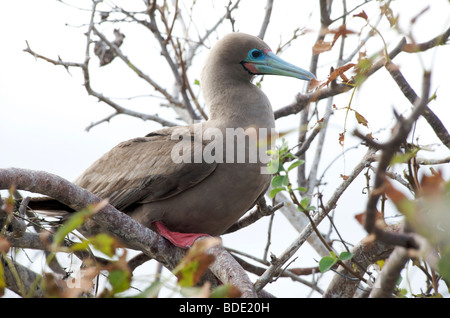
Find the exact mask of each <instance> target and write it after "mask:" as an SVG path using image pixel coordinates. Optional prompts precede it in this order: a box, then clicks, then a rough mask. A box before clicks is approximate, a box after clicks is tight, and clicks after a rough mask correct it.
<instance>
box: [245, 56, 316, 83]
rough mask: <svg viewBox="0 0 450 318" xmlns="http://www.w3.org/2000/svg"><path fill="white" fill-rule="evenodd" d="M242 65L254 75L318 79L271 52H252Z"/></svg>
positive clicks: (306, 79) (308, 79) (307, 79)
mask: <svg viewBox="0 0 450 318" xmlns="http://www.w3.org/2000/svg"><path fill="white" fill-rule="evenodd" d="M242 65H243V66H244V67H245V68H246V69H247V71H249V72H250V73H252V74H254V75H257V74H270V75H281V76H289V77H295V78H298V79H301V80H305V81H310V80H312V79H315V78H316V77H315V76H314V74H312V73H311V72H308V71H307V70H304V69H302V68H300V67H298V66H295V65H293V64H290V63H288V62H286V61H284V60H282V59H281V58H279V57H278V56H276V55H275V54H274V53H273V52H272V51H270V50H258V49H252V50H250V51H249V52H248V55H247V57H246V58H245V60H243V61H242Z"/></svg>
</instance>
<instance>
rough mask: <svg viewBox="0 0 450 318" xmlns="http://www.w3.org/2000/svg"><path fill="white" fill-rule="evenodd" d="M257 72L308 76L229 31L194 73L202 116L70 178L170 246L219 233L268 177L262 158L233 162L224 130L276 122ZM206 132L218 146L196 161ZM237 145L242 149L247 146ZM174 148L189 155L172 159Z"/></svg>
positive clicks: (118, 150) (129, 145)
mask: <svg viewBox="0 0 450 318" xmlns="http://www.w3.org/2000/svg"><path fill="white" fill-rule="evenodd" d="M257 74H267V75H269V74H270V75H282V76H290V77H295V78H298V79H302V80H307V81H308V80H311V79H313V78H314V75H313V74H311V73H310V72H308V71H306V70H303V69H301V68H298V67H296V66H294V65H292V64H289V63H287V62H285V61H283V60H282V59H280V58H279V57H277V56H276V55H275V54H274V53H273V52H272V51H271V50H270V48H269V46H268V45H267V44H266V43H264V41H262V40H261V39H259V38H257V37H254V36H251V35H248V34H244V33H231V34H228V35H226V36H225V37H224V38H222V39H221V40H220V41H218V42H217V44H216V45H215V46H214V47H213V48H212V49H211V51H210V53H209V56H208V58H207V60H206V63H205V65H204V68H203V71H202V74H201V88H202V92H203V96H204V100H205V103H206V105H207V107H208V111H209V120H207V121H206V122H202V123H194V124H192V125H188V126H183V127H171V128H165V129H161V130H158V131H155V132H152V133H150V134H148V135H147V136H145V137H142V138H136V139H132V140H129V141H125V142H122V143H120V144H119V145H117V146H116V147H115V148H113V149H112V150H110V151H109V152H108V153H106V154H105V155H103V156H102V157H101V158H100V159H98V160H97V161H96V162H94V163H93V164H92V165H91V166H90V167H89V168H88V169H87V170H86V171H85V172H83V173H82V174H81V175H80V176H79V177H78V178H77V179H76V180H75V182H74V183H75V184H77V185H79V186H81V187H83V188H85V189H87V190H89V191H91V192H92V193H94V194H96V195H98V196H99V197H102V198H107V199H109V203H110V204H112V205H113V206H115V207H116V208H117V209H119V210H120V211H123V212H124V213H127V214H129V215H130V216H131V217H132V218H134V219H136V220H137V221H139V222H140V223H142V224H144V225H145V226H148V227H150V228H153V229H156V230H157V231H158V232H159V233H160V234H161V235H163V236H164V237H166V238H168V239H169V240H170V241H171V242H172V243H173V244H175V245H177V246H182V247H188V246H190V245H191V244H192V243H193V241H194V240H195V239H196V238H197V237H198V236H202V235H205V234H206V235H213V236H217V235H221V234H222V233H224V232H225V231H226V230H227V229H228V228H229V227H230V226H231V225H232V224H234V223H235V222H236V221H237V220H238V219H239V218H240V217H241V216H242V215H244V213H245V212H246V211H248V210H249V209H250V208H251V207H252V206H254V205H255V203H256V202H257V200H258V199H259V198H260V197H261V196H263V195H264V193H265V191H266V190H267V188H268V185H269V182H270V175H268V174H263V173H261V167H263V166H264V165H265V164H266V163H267V162H262V161H261V159H259V158H258V159H257V160H256V161H255V160H253V161H252V160H250V157H249V154H248V153H246V154H245V156H244V157H245V158H244V159H245V160H243V161H244V162H242V160H241V162H237V161H238V160H233V158H234V159H236V158H237V157H239V154H235V153H231V152H232V151H236V149H237V150H238V151H239V147H235V149H234V150H230V149H229V148H227V145H229V143H230V142H231V143H232V144H234V145H236V146H237V144H236V142H235V141H234V139H235V137H234V136H233V137H232V140H231V141H230V140H225V139H226V136H227V129H228V130H230V129H231V130H232V131H233V130H236V129H241V128H242V129H248V128H249V127H251V128H254V129H255V131H256V135H259V131H260V130H261V129H267V130H270V129H272V128H274V127H275V120H274V115H273V111H272V107H271V105H270V102H269V100H268V98H267V97H266V95H265V94H264V93H263V92H262V90H261V89H260V88H258V87H257V86H255V85H253V84H252V83H251V79H252V77H253V76H254V75H257ZM208 132H213V133H214V141H215V142H216V144H215V145H216V146H217V147H216V148H215V149H214V151H212V152H211V153H210V154H211V155H213V159H215V160H212V161H211V160H206V159H205V158H201V160H195V158H198V157H196V156H200V157H201V156H202V155H204V151H205V149H207V147H208V143H209V142H210V140H211V139H213V138H211V137H210V138H209V139H208V138H203V139H201V138H200V139H199V138H198V136H203V137H204V136H205V135H207V133H208ZM220 134H222V136H223V139H221V138H219V137H218V135H220ZM253 137H255V136H253ZM250 138H251V136H250ZM228 139H229V138H228ZM236 139H237V138H236ZM222 145H223V148H222V147H220V146H222ZM219 148H222V150H223V152H220V151H219V150H220V149H219ZM174 149H175V150H176V151H174ZM180 149H181V150H180ZM244 149H245V150H246V152H247V151H248V150H249V147H248V146H245V148H244ZM209 150H211V147H210V148H209ZM241 150H242V149H241ZM183 151H184V152H183ZM180 153H184V154H186V153H187V156H185V157H184V158H185V159H186V158H187V159H193V160H184V161H183V160H179V159H180V158H179V157H176V156H175V158H174V154H175V155H178V154H180ZM189 161H190V162H189ZM233 161H234V162H233ZM91 223H92V221H91ZM91 225H92V224H91ZM87 227H88V228H89V224H88V226H87ZM92 229H93V227H92Z"/></svg>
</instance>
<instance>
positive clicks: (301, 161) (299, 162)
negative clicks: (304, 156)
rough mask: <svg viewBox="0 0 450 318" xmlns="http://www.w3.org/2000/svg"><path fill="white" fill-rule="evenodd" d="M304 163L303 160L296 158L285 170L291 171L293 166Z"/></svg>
mask: <svg viewBox="0 0 450 318" xmlns="http://www.w3.org/2000/svg"><path fill="white" fill-rule="evenodd" d="M304 163H305V160H296V161H294V162H293V163H292V164H291V165H290V166H289V168H288V170H287V171H291V170H292V169H294V168H296V167H298V166H301V165H302V164H304Z"/></svg>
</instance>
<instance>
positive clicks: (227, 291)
mask: <svg viewBox="0 0 450 318" xmlns="http://www.w3.org/2000/svg"><path fill="white" fill-rule="evenodd" d="M240 296H241V292H240V290H239V289H238V288H237V287H236V286H233V285H230V284H225V285H219V286H217V287H216V288H214V289H213V290H212V292H211V296H210V298H237V297H240Z"/></svg>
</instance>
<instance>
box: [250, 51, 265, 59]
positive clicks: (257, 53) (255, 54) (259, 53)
mask: <svg viewBox="0 0 450 318" xmlns="http://www.w3.org/2000/svg"><path fill="white" fill-rule="evenodd" d="M248 55H249V56H250V57H253V58H255V59H257V58H259V57H261V56H262V55H263V52H262V51H260V50H257V49H253V50H251V51H250V52H248Z"/></svg>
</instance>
